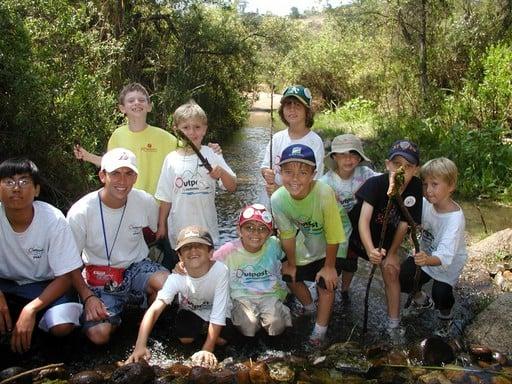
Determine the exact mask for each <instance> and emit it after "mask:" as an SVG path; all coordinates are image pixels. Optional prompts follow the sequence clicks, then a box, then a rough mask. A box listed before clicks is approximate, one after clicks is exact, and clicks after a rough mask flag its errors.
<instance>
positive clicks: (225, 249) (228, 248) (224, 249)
mask: <svg viewBox="0 0 512 384" xmlns="http://www.w3.org/2000/svg"><path fill="white" fill-rule="evenodd" d="M234 248H235V247H234V245H233V244H232V243H231V242H229V243H226V244H224V245H222V246H221V247H220V248H219V249H217V250H216V251H215V252H213V256H212V260H216V261H220V262H222V263H225V260H226V259H227V258H228V256H229V255H230V253H231V252H233V251H234Z"/></svg>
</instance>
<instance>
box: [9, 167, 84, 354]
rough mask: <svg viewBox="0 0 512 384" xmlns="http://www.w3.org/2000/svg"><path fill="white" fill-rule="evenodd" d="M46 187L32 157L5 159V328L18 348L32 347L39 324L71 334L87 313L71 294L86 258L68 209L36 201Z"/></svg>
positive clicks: (19, 350) (56, 332) (60, 333)
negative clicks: (73, 273)
mask: <svg viewBox="0 0 512 384" xmlns="http://www.w3.org/2000/svg"><path fill="white" fill-rule="evenodd" d="M40 188H41V176H40V174H39V170H38V168H37V166H36V165H35V164H34V163H33V162H32V161H30V160H28V159H23V158H18V159H9V160H5V161H4V162H3V163H1V164H0V244H1V246H0V333H1V335H2V336H10V346H11V349H12V351H13V352H17V353H22V352H26V351H28V350H29V348H30V344H31V340H32V335H33V332H34V327H35V326H36V323H37V324H38V327H39V328H40V329H42V330H44V331H46V332H49V333H50V334H52V335H54V336H65V335H67V334H69V333H71V331H72V330H73V329H74V328H75V326H78V325H79V324H80V323H79V317H80V314H81V312H82V306H81V305H80V304H78V303H77V302H76V297H75V295H72V294H70V290H71V277H70V273H71V271H74V270H78V268H80V267H81V266H82V260H80V255H79V252H78V249H77V247H76V244H75V241H74V239H73V234H72V233H71V229H70V228H69V225H68V224H67V222H66V219H65V218H64V216H63V215H62V213H61V212H60V211H59V210H58V209H57V208H55V207H53V206H51V205H50V204H47V203H44V202H42V201H35V199H36V198H37V197H38V196H39V192H40Z"/></svg>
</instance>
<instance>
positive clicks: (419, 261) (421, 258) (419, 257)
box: [414, 251, 430, 267]
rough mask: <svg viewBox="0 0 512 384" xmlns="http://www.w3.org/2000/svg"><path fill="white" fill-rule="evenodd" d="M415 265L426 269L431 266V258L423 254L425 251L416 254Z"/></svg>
mask: <svg viewBox="0 0 512 384" xmlns="http://www.w3.org/2000/svg"><path fill="white" fill-rule="evenodd" d="M414 263H415V264H416V265H419V266H420V267H424V266H426V265H430V264H429V256H428V255H427V254H426V253H425V252H423V251H420V252H418V253H415V254H414Z"/></svg>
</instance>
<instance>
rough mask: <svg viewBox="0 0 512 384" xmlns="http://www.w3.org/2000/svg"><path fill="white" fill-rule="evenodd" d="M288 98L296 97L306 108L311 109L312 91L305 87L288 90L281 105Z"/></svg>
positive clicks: (284, 93) (285, 91)
mask: <svg viewBox="0 0 512 384" xmlns="http://www.w3.org/2000/svg"><path fill="white" fill-rule="evenodd" d="M287 97H295V98H297V99H298V100H299V101H300V102H301V103H302V104H304V105H305V106H306V107H308V108H311V101H312V99H313V98H312V97H311V91H310V90H309V88H306V87H304V86H303V85H292V86H289V87H288V88H286V89H285V90H284V92H283V96H281V104H282V103H283V102H284V99H286V98H287Z"/></svg>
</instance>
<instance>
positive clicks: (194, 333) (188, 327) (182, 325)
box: [176, 309, 234, 342]
mask: <svg viewBox="0 0 512 384" xmlns="http://www.w3.org/2000/svg"><path fill="white" fill-rule="evenodd" d="M230 323H231V320H229V319H226V326H224V327H222V330H221V331H220V337H222V338H223V339H224V340H226V341H228V342H231V341H233V337H234V335H233V326H230ZM209 324H210V323H209V322H208V321H205V320H203V319H202V318H200V317H199V316H197V315H196V314H195V313H194V312H191V311H187V310H184V309H180V310H179V311H178V313H177V315H176V337H177V338H179V339H184V338H192V339H194V340H195V339H197V338H199V337H201V336H204V335H206V334H207V332H208V326H209Z"/></svg>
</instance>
